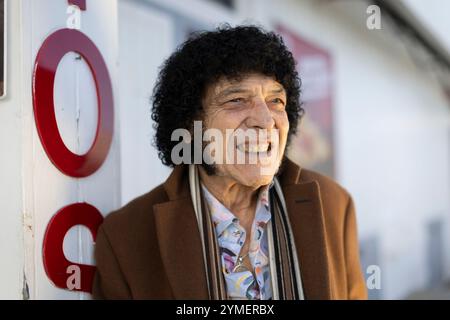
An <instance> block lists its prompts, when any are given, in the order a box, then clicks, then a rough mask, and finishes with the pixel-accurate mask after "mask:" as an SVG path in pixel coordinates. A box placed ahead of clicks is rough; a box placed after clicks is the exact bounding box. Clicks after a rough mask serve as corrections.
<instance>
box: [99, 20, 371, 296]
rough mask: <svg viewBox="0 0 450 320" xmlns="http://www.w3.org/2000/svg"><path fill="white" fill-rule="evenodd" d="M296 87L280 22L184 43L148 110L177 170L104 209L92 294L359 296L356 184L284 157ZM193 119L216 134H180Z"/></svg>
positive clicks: (296, 110)
mask: <svg viewBox="0 0 450 320" xmlns="http://www.w3.org/2000/svg"><path fill="white" fill-rule="evenodd" d="M299 95H300V80H299V77H298V74H297V72H296V69H295V62H294V59H293V57H292V54H291V53H290V52H289V51H288V49H287V48H286V47H285V45H284V43H283V41H282V39H281V38H280V37H279V36H277V35H276V34H274V33H271V32H266V31H264V30H262V29H261V28H258V27H255V26H239V27H235V28H231V27H229V26H225V27H221V28H218V29H216V30H215V31H211V32H202V33H198V34H196V35H194V36H192V37H190V39H188V40H187V41H186V42H185V43H184V44H183V45H182V46H180V47H179V48H178V49H177V51H176V52H175V53H173V54H172V55H171V56H170V57H169V58H168V59H167V61H166V62H165V63H164V65H163V68H162V69H161V71H160V74H159V78H158V81H157V84H156V87H155V90H154V94H153V113H152V119H153V120H154V121H155V129H156V136H155V144H156V147H157V149H158V151H159V156H160V158H161V160H162V162H163V163H164V164H166V165H169V166H172V167H174V169H173V171H172V174H171V175H170V176H169V178H168V179H167V180H166V181H165V182H164V183H163V184H162V185H160V186H158V187H157V188H155V189H154V190H152V191H150V192H149V193H147V194H144V195H142V196H140V197H139V198H137V199H135V200H133V201H131V202H130V203H129V204H127V205H126V206H124V207H123V208H120V209H119V210H117V211H115V212H113V213H111V214H110V215H109V216H108V217H107V218H106V219H105V221H104V223H103V225H102V226H101V227H100V229H99V231H98V235H97V242H96V252H95V256H96V262H97V274H96V277H95V281H94V286H93V294H94V297H95V298H100V299H255V300H265V299H364V298H366V289H365V285H364V279H363V277H362V273H361V270H360V263H359V253H358V243H357V231H356V220H355V210H354V206H353V202H352V198H351V196H350V195H349V194H348V192H347V191H346V190H344V189H343V188H342V187H340V186H339V185H338V184H337V183H336V182H334V181H332V180H331V179H329V178H326V177H324V176H322V175H320V174H318V173H315V172H312V171H309V170H306V169H301V168H300V167H298V166H297V165H295V164H294V163H293V162H291V161H290V160H288V159H287V158H286V157H284V153H285V149H286V147H287V146H288V144H289V140H290V137H291V136H292V134H294V133H295V132H296V128H297V122H298V120H299V119H300V117H301V116H302V114H303V111H304V110H303V108H302V107H301V103H300V101H299V100H300V99H299ZM196 121H200V123H201V124H202V129H201V133H203V134H206V132H207V131H208V130H213V132H214V133H215V135H214V138H213V139H209V140H208V139H205V137H204V136H203V138H202V139H201V140H200V142H199V141H196V139H195V138H194V139H192V135H191V136H190V137H186V135H183V139H182V140H181V142H180V141H179V139H174V135H173V133H174V132H176V131H177V130H180V129H182V130H184V131H183V132H185V133H186V132H187V133H188V135H189V133H192V134H193V135H194V136H195V132H194V131H195V126H194V123H195V122H196ZM251 132H254V133H255V135H251V134H249V133H251ZM242 134H243V135H244V138H243V139H239V138H240V135H242ZM175 136H177V135H175ZM207 141H209V142H210V144H208V143H206V142H207ZM236 141H237V142H236ZM180 143H181V144H183V146H184V148H179V147H180ZM175 151H176V152H175ZM199 151H200V152H199ZM198 155H200V156H198ZM180 159H182V161H180ZM239 160H240V161H239Z"/></svg>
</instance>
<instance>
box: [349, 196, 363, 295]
mask: <svg viewBox="0 0 450 320" xmlns="http://www.w3.org/2000/svg"><path fill="white" fill-rule="evenodd" d="M344 242H345V259H346V270H347V297H348V299H367V289H366V284H365V281H364V277H363V274H362V272H361V264H360V260H359V245H358V232H357V224H356V215H355V206H354V203H353V199H352V197H351V196H349V200H348V204H347V210H346V214H345V230H344Z"/></svg>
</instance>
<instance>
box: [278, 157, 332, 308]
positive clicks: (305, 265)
mask: <svg viewBox="0 0 450 320" xmlns="http://www.w3.org/2000/svg"><path fill="white" fill-rule="evenodd" d="M279 179H280V184H281V187H282V189H283V194H284V198H285V200H286V208H287V211H288V216H289V221H290V223H291V227H292V232H293V233H294V240H295V246H296V250H297V256H298V259H299V265H300V273H301V276H302V283H303V290H304V293H305V298H306V299H312V300H322V299H331V298H332V294H331V283H330V272H329V264H328V255H327V252H328V250H327V243H326V236H325V224H324V217H323V210H322V202H321V195H320V188H319V184H318V183H317V182H316V181H303V180H302V176H301V169H300V167H298V166H297V165H296V164H294V163H293V162H291V161H290V160H289V159H287V158H286V159H285V161H284V163H283V168H282V172H281V175H280V177H279Z"/></svg>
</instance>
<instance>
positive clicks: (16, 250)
mask: <svg viewBox="0 0 450 320" xmlns="http://www.w3.org/2000/svg"><path fill="white" fill-rule="evenodd" d="M9 4H10V5H9V6H8V10H7V12H6V13H5V16H7V17H8V27H7V28H8V30H12V32H10V33H9V34H8V38H7V45H6V47H5V51H7V53H8V61H7V72H8V75H7V81H8V84H7V85H8V95H7V97H6V99H4V100H0V146H1V150H2V151H1V154H0V220H1V223H0V257H2V258H1V260H0V271H1V272H0V299H20V298H21V297H22V282H23V272H24V255H23V231H22V226H23V224H22V212H23V211H22V194H23V192H22V183H21V180H20V177H21V176H22V162H21V161H20V159H22V125H21V122H22V117H21V114H22V104H21V99H22V87H21V85H20V83H21V80H22V79H21V77H22V75H21V72H20V70H21V64H20V59H17V57H20V56H21V51H20V50H21V47H20V42H19V41H13V39H14V36H16V35H17V34H19V32H20V30H21V25H20V7H21V6H20V2H19V1H10V2H9Z"/></svg>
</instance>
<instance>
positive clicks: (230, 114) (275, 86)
mask: <svg viewBox="0 0 450 320" xmlns="http://www.w3.org/2000/svg"><path fill="white" fill-rule="evenodd" d="M286 103H287V101H286V92H285V90H284V88H283V86H282V85H281V84H280V83H278V82H277V81H275V80H274V79H272V78H271V77H267V76H264V75H261V74H249V75H246V76H245V77H242V79H240V80H231V81H230V80H227V79H219V81H217V82H216V83H214V84H212V85H210V86H209V87H208V88H207V90H206V93H205V96H204V99H203V106H204V110H205V115H204V127H206V129H218V130H220V132H222V135H223V137H224V143H223V151H222V154H223V161H221V163H220V164H215V165H214V167H215V174H216V175H219V176H223V177H227V178H231V179H232V180H235V181H236V182H238V183H240V184H242V185H245V186H248V187H255V188H257V187H260V186H263V185H266V184H268V183H270V182H271V181H272V179H273V176H274V175H275V174H276V172H277V170H278V168H279V166H280V164H281V160H282V158H283V154H284V150H285V147H286V141H287V136H288V131H289V121H288V117H287V113H286V109H285V107H286ZM230 133H232V135H230ZM242 133H244V139H241V137H242ZM233 135H234V136H233ZM236 136H238V138H236ZM227 154H228V155H230V154H231V155H233V156H232V157H231V161H230V160H228V161H227V160H226V158H225V157H226V155H227ZM238 157H241V158H240V159H243V158H245V162H244V163H242V161H241V162H238ZM228 159H230V158H228ZM250 159H252V160H250ZM230 162H231V163H230Z"/></svg>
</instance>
